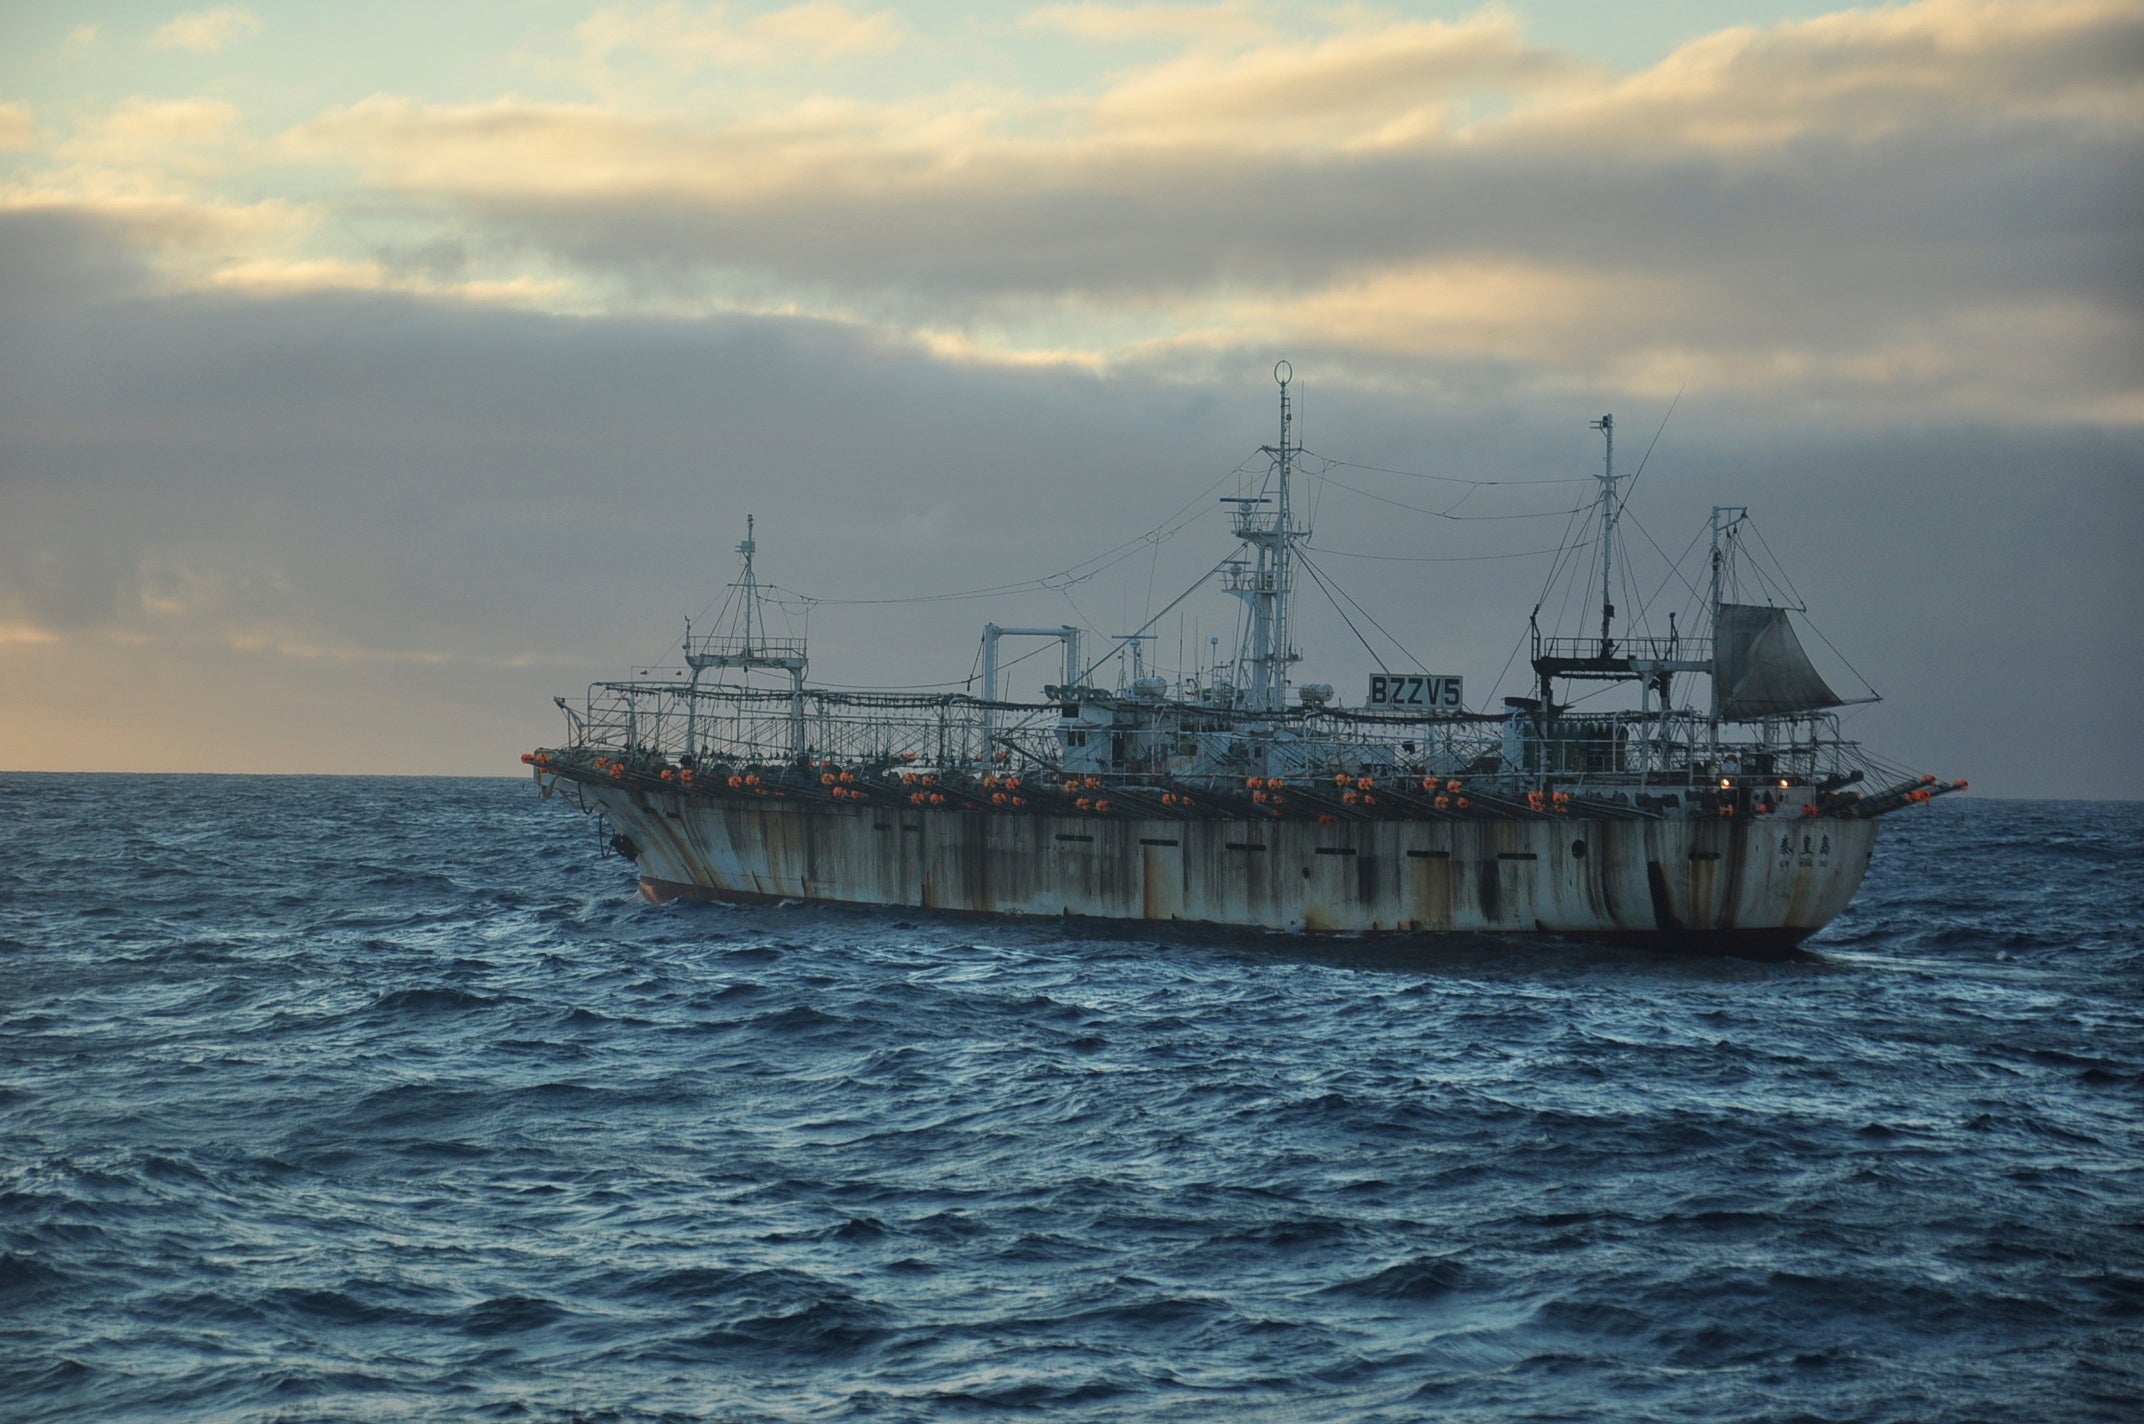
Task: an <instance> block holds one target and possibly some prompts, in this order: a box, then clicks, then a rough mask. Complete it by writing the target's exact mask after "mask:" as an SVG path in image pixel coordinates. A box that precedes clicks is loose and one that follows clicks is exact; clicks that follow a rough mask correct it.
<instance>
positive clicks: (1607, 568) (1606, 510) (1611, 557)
mask: <svg viewBox="0 0 2144 1424" xmlns="http://www.w3.org/2000/svg"><path fill="white" fill-rule="evenodd" d="M1592 428H1593V429H1595V430H1598V431H1599V432H1600V433H1601V434H1602V435H1603V436H1604V437H1605V438H1606V440H1607V443H1608V453H1607V458H1606V459H1605V460H1604V461H1603V462H1602V464H1601V472H1600V474H1599V475H1597V476H1595V478H1596V479H1598V480H1599V481H1600V482H1601V656H1602V657H1604V658H1605V657H1609V656H1611V655H1613V653H1614V652H1615V644H1614V643H1613V642H1612V641H1611V640H1610V639H1609V636H1608V625H1609V624H1610V622H1612V621H1613V620H1614V618H1615V601H1614V598H1613V597H1612V594H1611V590H1610V579H1611V577H1612V574H1613V571H1614V567H1615V516H1616V503H1615V482H1616V473H1615V417H1614V416H1613V415H1604V416H1602V417H1601V418H1600V419H1599V420H1596V421H1594V422H1593V425H1592Z"/></svg>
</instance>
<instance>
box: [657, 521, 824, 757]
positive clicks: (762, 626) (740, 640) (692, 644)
mask: <svg viewBox="0 0 2144 1424" xmlns="http://www.w3.org/2000/svg"><path fill="white" fill-rule="evenodd" d="M755 522H756V521H755V520H754V518H753V516H751V515H749V514H747V515H746V516H745V517H744V542H743V543H741V544H739V545H738V546H737V552H738V553H739V554H742V555H743V556H744V570H743V572H742V573H741V574H739V575H738V578H737V581H736V582H735V583H733V584H731V585H730V587H731V588H732V589H733V590H735V591H736V592H737V594H739V595H740V601H741V603H742V607H740V608H739V610H738V613H737V617H736V619H735V620H734V621H733V622H732V623H731V625H730V626H731V627H732V628H734V629H735V630H736V631H735V632H734V633H732V634H728V635H724V634H715V635H713V636H709V637H702V638H695V637H693V635H692V624H691V623H690V622H687V623H686V624H685V663H686V666H688V667H690V668H691V669H692V694H696V693H697V692H698V690H699V686H700V674H701V673H702V672H704V671H706V670H707V669H709V668H741V669H743V670H745V671H746V672H747V673H749V672H750V671H751V670H753V669H755V668H757V669H761V670H763V671H768V672H785V673H787V674H789V750H790V755H792V756H795V757H798V758H802V757H803V756H804V754H805V742H804V673H805V669H806V667H807V666H808V664H807V662H806V660H805V648H804V640H803V639H801V638H780V639H775V640H773V641H769V640H768V638H767V615H766V613H765V611H764V610H763V609H761V608H760V606H759V578H758V576H757V575H756V574H755V573H754V572H753V570H752V556H753V555H754V554H756V553H758V552H759V542H758V540H757V539H756V538H755V537H754V533H753V525H754V524H755ZM688 695H691V694H688ZM698 711H699V699H698V697H697V696H696V695H695V696H692V702H691V705H690V708H689V710H688V712H687V714H686V726H687V733H686V741H687V744H688V745H689V746H691V748H692V750H693V752H694V754H695V755H697V754H698V752H699V746H698V742H697V737H698V720H699V719H698Z"/></svg>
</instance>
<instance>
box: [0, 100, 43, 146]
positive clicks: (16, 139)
mask: <svg viewBox="0 0 2144 1424" xmlns="http://www.w3.org/2000/svg"><path fill="white" fill-rule="evenodd" d="M36 146H37V125H36V124H34V123H32V122H31V120H30V110H29V106H28V105H25V104H0V150H7V149H23V148H35V147H36Z"/></svg>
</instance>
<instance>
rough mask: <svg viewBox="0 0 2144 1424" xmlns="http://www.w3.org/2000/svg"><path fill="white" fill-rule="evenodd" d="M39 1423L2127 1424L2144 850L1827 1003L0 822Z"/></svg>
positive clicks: (15, 1187)
mask: <svg viewBox="0 0 2144 1424" xmlns="http://www.w3.org/2000/svg"><path fill="white" fill-rule="evenodd" d="M0 828H4V835H5V845H6V848H7V854H6V856H5V857H4V859H0V974H4V979H0V984H4V986H5V989H4V993H0V1418H5V1419H7V1420H10V1421H15V1424H31V1422H32V1421H42V1420H77V1419H85V1420H87V1419H94V1420H159V1421H162V1420H193V1419H203V1420H206V1419H215V1420H234V1421H255V1420H258V1421H267V1420H340V1419H361V1420H373V1419H388V1420H405V1419H413V1420H426V1419H441V1420H445V1419H453V1420H463V1419H478V1420H481V1419H503V1420H591V1421H593V1420H616V1421H644V1420H702V1419H707V1420H730V1419H736V1420H758V1419H797V1420H851V1419H855V1420H867V1419H868V1420H888V1421H893V1420H923V1419H944V1418H954V1419H1002V1418H1013V1417H1027V1416H1036V1417H1048V1418H1051V1419H1073V1420H1105V1419H1107V1420H1115V1419H1130V1418H1138V1419H1157V1420H1250V1419H1272V1420H1289V1421H1295V1420H1328V1419H1329V1420H1343V1419H1345V1420H1354V1419H1382V1420H1418V1419H1454V1420H1468V1421H1477V1420H1479V1421H1501V1420H1566V1419H1567V1420H1596V1419H1629V1420H1707V1421H1710V1420H1739V1419H1750V1420H1759V1419H1762V1420H1833V1419H1840V1420H1845V1419H1852V1420H1894V1419H1895V1420H1913V1421H1924V1420H2010V1419H2015V1420H2036V1421H2037V1420H2065V1421H2068V1420H2094V1419H2105V1420H2123V1421H2129V1420H2135V1419H2137V1418H2139V1417H2144V1403H2140V1401H2144V805H2137V804H2102V803H2090V804H2087V803H2072V804H2058V803H2051V802H2018V801H2010V802H2004V801H1987V800H1975V799H1968V798H1965V797H1958V798H1953V799H1952V800H1949V801H1945V802H1941V803H1938V804H1936V805H1934V806H1931V807H1927V808H1917V809H1913V810H1909V811H1907V812H1904V813H1901V814H1899V815H1897V816H1895V817H1892V818H1890V819H1889V821H1887V823H1886V830H1885V834H1884V839H1883V841H1882V842H1881V843H1880V844H1879V846H1878V850H1877V856H1876V863H1875V866H1874V869H1873V870H1872V871H1871V873H1870V876H1869V879H1868V882H1867V884H1866V885H1865V887H1864V888H1863V890H1862V892H1861V894H1860V896H1859V898H1858V899H1857V900H1856V901H1855V903H1854V905H1853V906H1852V908H1851V909H1850V910H1849V911H1848V913H1847V914H1846V915H1845V916H1844V917H1843V918H1842V919H1841V920H1839V921H1838V922H1837V923H1836V924H1834V925H1833V926H1832V927H1831V928H1830V929H1829V930H1827V931H1826V932H1825V933H1824V934H1822V935H1821V936H1819V937H1818V938H1817V939H1816V940H1815V941H1813V942H1812V944H1811V945H1810V947H1809V949H1808V951H1807V952H1806V953H1804V954H1803V955H1801V956H1800V957H1799V958H1797V959H1794V960H1791V961H1789V962H1786V963H1779V964H1758V963H1748V962H1738V961H1730V960H1695V959H1683V958H1676V957H1671V956H1667V955H1662V954H1656V953H1648V952H1639V951H1613V950H1603V949H1598V948H1582V947H1566V946H1558V945H1544V944H1538V943H1527V942H1515V941H1503V940H1494V939H1469V940H1461V941H1455V942H1453V943H1450V944H1442V943H1437V944H1429V945H1416V946H1407V945H1402V944H1395V943H1392V942H1388V941H1369V940H1356V941H1348V940H1339V941H1328V942H1318V943H1305V942H1300V941H1295V940H1291V939H1288V938H1286V937H1281V936H1271V935H1237V936H1229V935H1216V934H1207V935H1196V936H1189V937H1185V938H1182V939H1179V940H1174V941H1172V940H1169V939H1165V938H1161V937H1157V936H1155V935H1153V934H1151V933H1132V932H1122V933H1110V932H1097V931H1094V930H1091V929H1087V928H1068V927H1067V926H1065V925H1064V924H1061V923H1058V922H1055V921H1046V922H1044V921H1003V922H998V921H990V922H979V921H974V920H952V919H939V918H932V917H926V916H918V915H916V914H912V913H874V912H863V911H844V910H834V909H827V908H817V907H805V906H783V907H777V908H738V907H728V906H718V905H707V904H695V903H690V902H679V903H673V904H669V905H663V906H652V905H647V904H644V903H642V902H641V901H640V900H638V899H637V898H636V896H635V895H634V893H633V881H632V877H631V873H630V870H629V868H628V867H627V865H626V864H625V863H624V862H621V861H619V860H617V859H616V858H605V857H604V856H603V855H602V851H601V846H600V844H599V842H598V838H597V833H596V830H595V827H594V825H593V823H591V822H589V821H585V820H583V819H582V818H581V817H579V816H578V815H577V814H574V813H573V812H571V811H569V810H568V809H567V808H566V807H564V806H562V805H560V804H559V803H558V802H556V801H552V802H548V803H547V802H541V801H539V800H538V799H537V797H536V795H535V793H534V791H533V789H532V788H531V787H530V785H529V784H528V783H527V782H525V781H489V780H430V779H375V778H328V777H295V778H278V777H215V776H48V775H28V774H7V775H0Z"/></svg>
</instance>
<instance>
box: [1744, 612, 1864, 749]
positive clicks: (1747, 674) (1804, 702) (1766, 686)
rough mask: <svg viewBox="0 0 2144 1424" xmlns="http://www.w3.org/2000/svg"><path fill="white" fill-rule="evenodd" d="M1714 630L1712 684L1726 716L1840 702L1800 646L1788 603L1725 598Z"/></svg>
mask: <svg viewBox="0 0 2144 1424" xmlns="http://www.w3.org/2000/svg"><path fill="white" fill-rule="evenodd" d="M1712 632H1713V636H1712V677H1713V685H1714V687H1715V688H1716V689H1717V690H1718V693H1719V700H1720V716H1721V717H1723V718H1725V719H1727V720H1728V721H1731V722H1746V721H1753V720H1755V719H1757V718H1760V717H1789V716H1793V715H1794V714H1795V713H1798V712H1815V711H1819V710H1821V709H1823V708H1826V707H1838V706H1841V705H1842V704H1843V703H1844V701H1845V699H1843V698H1841V697H1840V696H1839V695H1838V694H1837V693H1836V692H1833V691H1832V690H1831V688H1830V686H1829V685H1828V684H1826V683H1825V681H1824V678H1823V675H1822V674H1821V673H1819V672H1818V671H1817V670H1816V668H1815V666H1814V665H1812V664H1811V663H1810V661H1809V655H1808V654H1807V653H1805V652H1803V651H1802V640H1801V639H1800V638H1798V637H1796V636H1795V633H1794V627H1793V625H1792V624H1790V623H1788V622H1787V610H1786V609H1784V608H1768V607H1764V606H1762V605H1758V604H1748V603H1723V604H1721V605H1720V608H1719V615H1718V617H1717V618H1715V619H1714V620H1713V630H1712Z"/></svg>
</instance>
